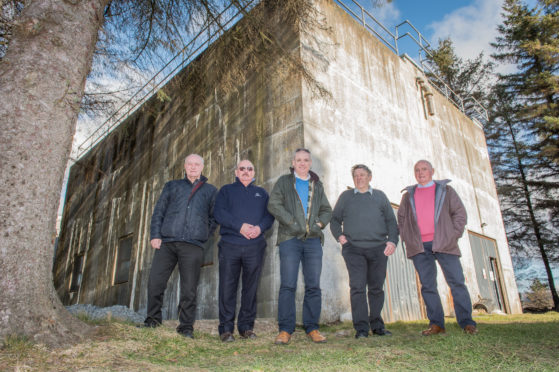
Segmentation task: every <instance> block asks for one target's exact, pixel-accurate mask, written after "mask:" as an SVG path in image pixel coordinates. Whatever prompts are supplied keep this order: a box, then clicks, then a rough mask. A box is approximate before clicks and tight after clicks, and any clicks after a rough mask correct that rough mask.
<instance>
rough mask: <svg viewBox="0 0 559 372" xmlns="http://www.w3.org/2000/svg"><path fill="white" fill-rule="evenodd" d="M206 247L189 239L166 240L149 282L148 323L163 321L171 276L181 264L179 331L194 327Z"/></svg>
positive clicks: (157, 253) (190, 329)
mask: <svg viewBox="0 0 559 372" xmlns="http://www.w3.org/2000/svg"><path fill="white" fill-rule="evenodd" d="M203 256H204V250H203V249H202V248H201V247H198V246H197V245H194V244H189V243H185V242H170V243H162V244H161V248H160V249H156V250H155V255H154V256H153V262H152V264H151V271H150V274H149V282H148V308H147V318H146V320H145V323H153V322H157V323H161V322H162V320H163V319H162V316H161V305H162V304H163V295H164V293H165V288H167V282H168V281H169V277H170V276H171V274H172V273H173V269H174V268H175V266H176V265H177V262H178V264H179V275H180V299H179V309H178V310H179V311H178V312H179V326H178V327H177V332H184V331H187V330H188V331H192V330H193V324H194V320H195V317H196V290H197V288H198V279H199V278H200V266H201V265H202V260H203Z"/></svg>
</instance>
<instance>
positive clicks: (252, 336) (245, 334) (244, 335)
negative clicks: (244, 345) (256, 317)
mask: <svg viewBox="0 0 559 372" xmlns="http://www.w3.org/2000/svg"><path fill="white" fill-rule="evenodd" d="M239 335H240V336H241V338H250V339H251V340H254V339H255V338H256V333H254V332H253V331H252V329H249V330H246V331H244V332H239Z"/></svg>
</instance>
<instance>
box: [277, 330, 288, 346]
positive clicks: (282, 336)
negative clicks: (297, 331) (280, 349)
mask: <svg viewBox="0 0 559 372" xmlns="http://www.w3.org/2000/svg"><path fill="white" fill-rule="evenodd" d="M289 341H291V335H290V334H289V333H287V332H285V331H281V332H280V333H279V335H278V336H277V337H276V341H274V343H275V344H276V345H287V344H288V343H289Z"/></svg>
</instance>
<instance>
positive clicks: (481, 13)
mask: <svg viewBox="0 0 559 372" xmlns="http://www.w3.org/2000/svg"><path fill="white" fill-rule="evenodd" d="M359 3H360V4H361V5H363V6H364V7H365V8H366V9H367V10H368V11H369V12H371V13H372V14H373V16H375V17H376V18H377V19H378V20H380V21H381V22H382V23H383V24H384V25H385V26H387V27H388V28H389V29H390V30H393V29H394V26H396V25H397V24H399V23H400V22H402V21H404V20H409V21H410V22H411V23H412V24H413V25H414V26H415V27H416V28H417V29H418V30H419V31H421V33H422V34H423V35H424V36H425V38H426V39H427V40H428V41H429V42H430V43H431V45H432V46H433V47H435V46H436V45H437V42H438V40H439V39H444V38H446V37H450V38H451V39H452V41H453V42H454V44H455V47H456V53H457V54H458V56H460V57H462V58H475V57H476V56H477V55H478V54H479V53H480V52H482V51H483V52H484V53H485V55H486V56H489V54H490V53H491V52H492V50H491V47H490V45H489V43H490V42H492V41H494V39H495V36H496V35H497V30H496V28H497V25H498V24H500V23H501V21H502V18H501V15H500V13H501V6H502V3H503V0H423V1H421V0H393V1H392V2H391V3H389V4H386V5H383V6H381V7H376V8H375V7H373V5H372V3H373V2H372V1H371V0H360V1H359ZM408 54H410V53H408Z"/></svg>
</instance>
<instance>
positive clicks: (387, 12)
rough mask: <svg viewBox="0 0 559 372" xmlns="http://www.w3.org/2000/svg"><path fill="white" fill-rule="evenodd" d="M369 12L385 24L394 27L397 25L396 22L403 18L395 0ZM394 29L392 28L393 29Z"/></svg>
mask: <svg viewBox="0 0 559 372" xmlns="http://www.w3.org/2000/svg"><path fill="white" fill-rule="evenodd" d="M369 12H370V13H371V14H372V15H373V16H374V17H375V18H376V19H377V21H379V22H380V23H382V24H383V25H385V26H388V27H394V26H396V22H399V21H400V20H401V17H402V15H401V13H400V10H399V9H398V8H396V5H394V2H391V3H386V4H382V5H380V6H378V7H376V8H374V9H372V10H369ZM391 31H392V30H391Z"/></svg>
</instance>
